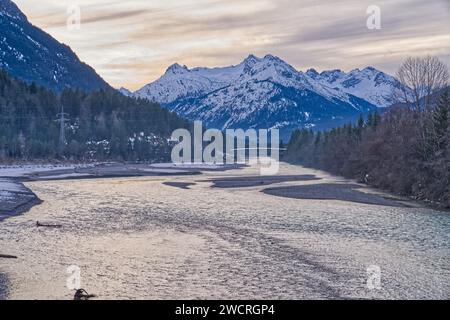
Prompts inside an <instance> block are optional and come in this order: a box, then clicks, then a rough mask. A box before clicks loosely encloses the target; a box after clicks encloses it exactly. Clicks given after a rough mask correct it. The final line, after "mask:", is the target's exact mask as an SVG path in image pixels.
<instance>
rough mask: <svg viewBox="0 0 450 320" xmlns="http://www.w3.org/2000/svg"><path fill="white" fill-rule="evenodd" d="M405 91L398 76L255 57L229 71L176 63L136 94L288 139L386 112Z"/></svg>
mask: <svg viewBox="0 0 450 320" xmlns="http://www.w3.org/2000/svg"><path fill="white" fill-rule="evenodd" d="M400 88H401V87H400V84H399V82H398V81H397V80H396V79H395V78H394V77H392V76H390V75H388V74H386V73H384V72H382V71H380V70H377V69H375V68H374V67H371V66H369V67H365V68H363V69H354V70H351V71H349V72H344V71H342V70H339V69H335V70H326V71H322V72H321V73H319V72H317V71H316V70H315V69H309V70H307V71H306V72H302V71H298V70H296V69H295V68H294V67H293V66H292V65H290V64H289V63H287V62H285V61H284V60H282V59H281V58H279V57H276V56H274V55H271V54H268V55H265V56H264V57H262V58H259V57H257V56H255V55H252V54H251V55H249V56H248V57H247V58H245V59H244V60H243V61H242V62H241V63H239V64H237V65H233V66H228V67H217V68H204V67H196V68H192V69H189V68H188V67H186V66H185V65H181V64H178V63H175V64H172V65H171V66H170V67H169V68H167V70H166V72H165V73H164V74H163V75H162V76H161V77H160V78H158V79H157V80H156V81H154V82H151V83H149V84H147V85H145V86H144V87H142V88H141V89H139V90H137V91H135V92H134V93H132V95H133V96H135V97H139V98H146V99H148V100H151V101H156V102H159V103H161V104H162V105H164V106H165V107H167V108H169V109H170V110H173V111H175V112H176V113H178V114H179V115H180V116H182V117H185V118H186V119H188V120H202V121H204V122H206V125H207V126H210V127H211V126H214V127H217V128H219V129H227V128H236V127H242V128H263V127H265V128H275V127H277V128H281V129H283V130H284V131H286V132H287V133H286V135H287V134H289V131H291V130H292V129H293V128H297V127H310V128H317V129H319V128H324V127H325V128H328V127H330V126H334V125H333V124H332V123H333V122H335V123H336V125H339V124H342V123H343V122H345V121H351V120H353V119H355V118H357V117H359V115H361V114H367V113H370V112H375V111H377V110H379V108H386V107H388V106H390V105H391V104H393V102H394V98H393V97H394V92H395V91H396V90H400Z"/></svg>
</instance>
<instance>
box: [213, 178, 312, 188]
mask: <svg viewBox="0 0 450 320" xmlns="http://www.w3.org/2000/svg"><path fill="white" fill-rule="evenodd" d="M314 180H320V178H318V177H316V176H315V175H284V176H282V175H280V176H278V175H277V176H241V177H227V178H216V179H212V180H209V181H212V182H213V183H214V185H213V187H214V188H223V189H227V188H250V187H257V186H267V185H271V184H276V183H283V182H301V181H314Z"/></svg>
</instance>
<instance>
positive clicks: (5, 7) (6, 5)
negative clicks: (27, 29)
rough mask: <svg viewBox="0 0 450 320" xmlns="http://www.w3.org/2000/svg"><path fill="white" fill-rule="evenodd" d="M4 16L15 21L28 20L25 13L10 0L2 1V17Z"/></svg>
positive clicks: (0, 2)
mask: <svg viewBox="0 0 450 320" xmlns="http://www.w3.org/2000/svg"><path fill="white" fill-rule="evenodd" d="M3 14H4V15H7V16H8V17H10V18H13V19H18V20H27V17H26V16H25V15H24V14H23V12H22V11H20V9H19V8H18V7H17V5H16V4H15V3H14V2H12V1H10V0H0V15H3Z"/></svg>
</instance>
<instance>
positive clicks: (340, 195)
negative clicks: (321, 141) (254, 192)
mask: <svg viewBox="0 0 450 320" xmlns="http://www.w3.org/2000/svg"><path fill="white" fill-rule="evenodd" d="M364 190H365V191H366V192H364ZM369 190H370V189H369V188H367V187H364V186H362V185H358V184H339V183H334V184H331V183H330V184H314V185H304V186H289V187H278V188H268V189H264V190H263V191H262V192H263V193H265V194H269V195H273V196H277V197H283V198H291V199H304V200H308V199H309V200H340V201H348V202H355V203H363V204H373V205H380V206H392V207H411V205H408V204H406V203H403V202H399V200H400V199H399V200H397V201H396V200H394V199H392V198H387V197H383V196H381V195H378V194H373V193H368V192H369Z"/></svg>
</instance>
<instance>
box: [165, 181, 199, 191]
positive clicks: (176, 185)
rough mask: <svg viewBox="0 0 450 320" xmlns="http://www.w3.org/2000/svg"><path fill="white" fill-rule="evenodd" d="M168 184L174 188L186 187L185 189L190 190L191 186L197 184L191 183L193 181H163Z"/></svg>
mask: <svg viewBox="0 0 450 320" xmlns="http://www.w3.org/2000/svg"><path fill="white" fill-rule="evenodd" d="M163 184H164V185H166V186H169V187H174V188H180V189H184V190H188V189H190V187H191V186H195V183H191V182H171V181H169V182H164V183H163Z"/></svg>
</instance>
